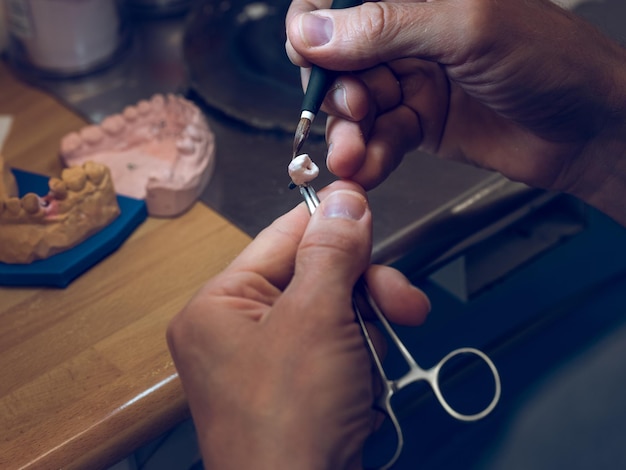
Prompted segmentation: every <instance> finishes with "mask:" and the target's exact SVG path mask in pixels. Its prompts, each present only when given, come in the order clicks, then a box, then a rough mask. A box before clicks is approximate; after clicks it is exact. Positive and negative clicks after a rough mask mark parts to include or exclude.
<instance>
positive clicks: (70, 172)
mask: <svg viewBox="0 0 626 470" xmlns="http://www.w3.org/2000/svg"><path fill="white" fill-rule="evenodd" d="M61 178H62V179H63V181H65V184H66V185H67V188H68V189H70V190H72V191H76V192H78V191H80V190H82V189H83V188H84V187H85V183H86V182H87V177H86V176H85V172H84V171H83V169H82V168H80V167H77V166H74V167H71V168H66V169H65V170H63V171H62V172H61Z"/></svg>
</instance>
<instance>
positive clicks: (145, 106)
mask: <svg viewBox="0 0 626 470" xmlns="http://www.w3.org/2000/svg"><path fill="white" fill-rule="evenodd" d="M137 111H139V114H140V115H144V116H145V115H146V114H148V113H150V111H152V107H151V106H150V103H149V102H148V101H146V100H142V101H140V102H139V103H138V104H137Z"/></svg>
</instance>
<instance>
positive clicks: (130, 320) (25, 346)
mask: <svg viewBox="0 0 626 470" xmlns="http://www.w3.org/2000/svg"><path fill="white" fill-rule="evenodd" d="M0 114H10V115H13V116H14V118H15V120H14V123H13V128H12V131H11V133H10V134H9V137H8V139H7V142H6V143H5V146H4V149H3V154H4V156H5V158H6V159H7V161H8V164H9V166H12V167H14V168H19V169H23V170H27V171H33V172H38V173H42V174H46V175H48V176H58V175H59V174H60V170H61V164H60V162H59V159H58V157H57V152H58V146H59V141H60V138H61V137H62V136H63V135H64V134H66V133H67V132H70V131H72V130H76V129H78V128H80V127H82V126H83V125H84V122H83V121H82V120H81V118H79V117H78V116H77V115H75V114H73V113H72V112H71V111H69V110H68V109H66V108H64V107H63V106H62V105H61V104H59V103H58V102H57V101H55V99H54V98H52V97H50V96H48V95H46V94H44V93H41V92H40V91H38V90H35V89H33V88H30V87H28V86H26V85H24V84H23V83H21V82H19V81H17V80H16V79H15V78H14V77H13V76H12V74H11V73H10V72H9V71H8V70H7V68H6V66H5V65H4V64H3V63H2V62H0ZM218 145H219V143H218ZM249 241H250V239H249V237H248V236H247V235H245V234H244V233H243V232H241V231H240V230H238V229H237V228H236V227H234V226H233V225H231V224H230V223H229V222H227V221H226V220H224V219H223V218H222V217H221V216H220V215H218V214H217V213H216V212H214V211H212V210H210V209H209V208H207V207H206V206H204V205H202V204H200V203H197V204H196V205H195V206H194V207H193V208H192V209H191V210H190V211H188V212H187V213H186V214H184V215H182V216H181V217H178V218H175V219H155V218H148V219H147V220H146V221H145V222H144V223H143V224H142V225H141V226H140V227H139V228H138V229H137V230H136V231H135V232H134V233H133V235H132V236H131V237H130V238H129V239H128V240H127V241H126V242H125V243H124V244H123V245H122V246H121V248H120V249H118V250H117V251H116V252H114V253H113V254H111V255H110V256H109V257H107V258H106V259H105V260H103V261H102V262H100V263H99V264H97V265H96V266H94V267H93V268H91V269H90V270H89V271H87V272H86V273H85V274H83V275H81V276H80V277H79V278H77V279H76V280H75V281H73V282H72V283H71V284H70V285H69V286H68V287H66V288H64V289H56V288H6V287H0V468H1V469H3V470H7V469H14V468H15V469H17V468H28V469H46V470H50V469H57V468H63V469H74V468H88V469H90V470H93V469H99V468H106V467H108V466H109V465H111V464H113V463H115V462H116V461H118V460H120V459H122V458H124V457H125V456H126V455H128V454H130V453H132V451H133V450H134V449H136V448H137V447H138V446H140V445H142V444H144V443H146V442H148V441H149V440H151V439H152V438H154V437H156V436H158V435H159V434H161V433H163V432H164V431H166V430H167V429H169V428H171V427H172V426H173V425H175V424H176V423H178V422H180V421H181V420H183V419H184V418H186V417H187V416H188V412H187V407H186V403H185V399H184V396H183V393H182V389H181V387H180V383H179V381H178V378H177V375H176V371H175V368H174V365H173V363H172V360H171V358H170V355H169V352H168V349H167V344H166V341H165V329H166V326H167V323H168V321H169V319H170V318H171V317H172V316H173V315H174V314H175V313H176V312H177V311H178V310H179V309H180V308H181V307H182V306H183V305H184V304H185V303H186V301H187V300H188V299H189V298H190V297H191V295H192V294H193V293H194V292H195V291H196V290H197V289H198V287H199V286H200V285H201V284H202V283H203V282H204V281H205V280H207V279H208V278H209V277H211V276H212V275H214V274H215V273H217V272H219V271H220V270H222V269H223V268H224V267H225V266H226V265H227V264H228V263H229V261H230V260H232V259H233V258H234V257H235V256H236V255H237V253H239V252H240V251H241V249H242V248H243V247H244V246H245V245H246V244H247V243H248V242H249Z"/></svg>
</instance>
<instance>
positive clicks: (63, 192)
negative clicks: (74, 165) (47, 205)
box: [48, 178, 67, 200]
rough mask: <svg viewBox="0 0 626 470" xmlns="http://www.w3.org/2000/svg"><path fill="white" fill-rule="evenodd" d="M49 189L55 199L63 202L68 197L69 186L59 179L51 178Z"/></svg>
mask: <svg viewBox="0 0 626 470" xmlns="http://www.w3.org/2000/svg"><path fill="white" fill-rule="evenodd" d="M48 187H49V188H50V192H51V193H52V195H53V196H54V197H55V199H59V200H63V199H65V198H66V197H67V186H66V184H65V183H64V182H63V181H62V180H60V179H59V178H50V181H49V182H48Z"/></svg>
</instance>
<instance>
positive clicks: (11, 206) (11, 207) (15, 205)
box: [6, 197, 22, 215]
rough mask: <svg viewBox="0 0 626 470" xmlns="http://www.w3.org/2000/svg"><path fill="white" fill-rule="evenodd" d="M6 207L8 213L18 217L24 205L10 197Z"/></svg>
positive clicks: (17, 199)
mask: <svg viewBox="0 0 626 470" xmlns="http://www.w3.org/2000/svg"><path fill="white" fill-rule="evenodd" d="M6 207H7V212H9V213H10V214H12V215H18V214H19V213H20V210H21V209H22V203H21V202H20V200H19V198H16V197H10V198H9V199H7V200H6Z"/></svg>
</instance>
